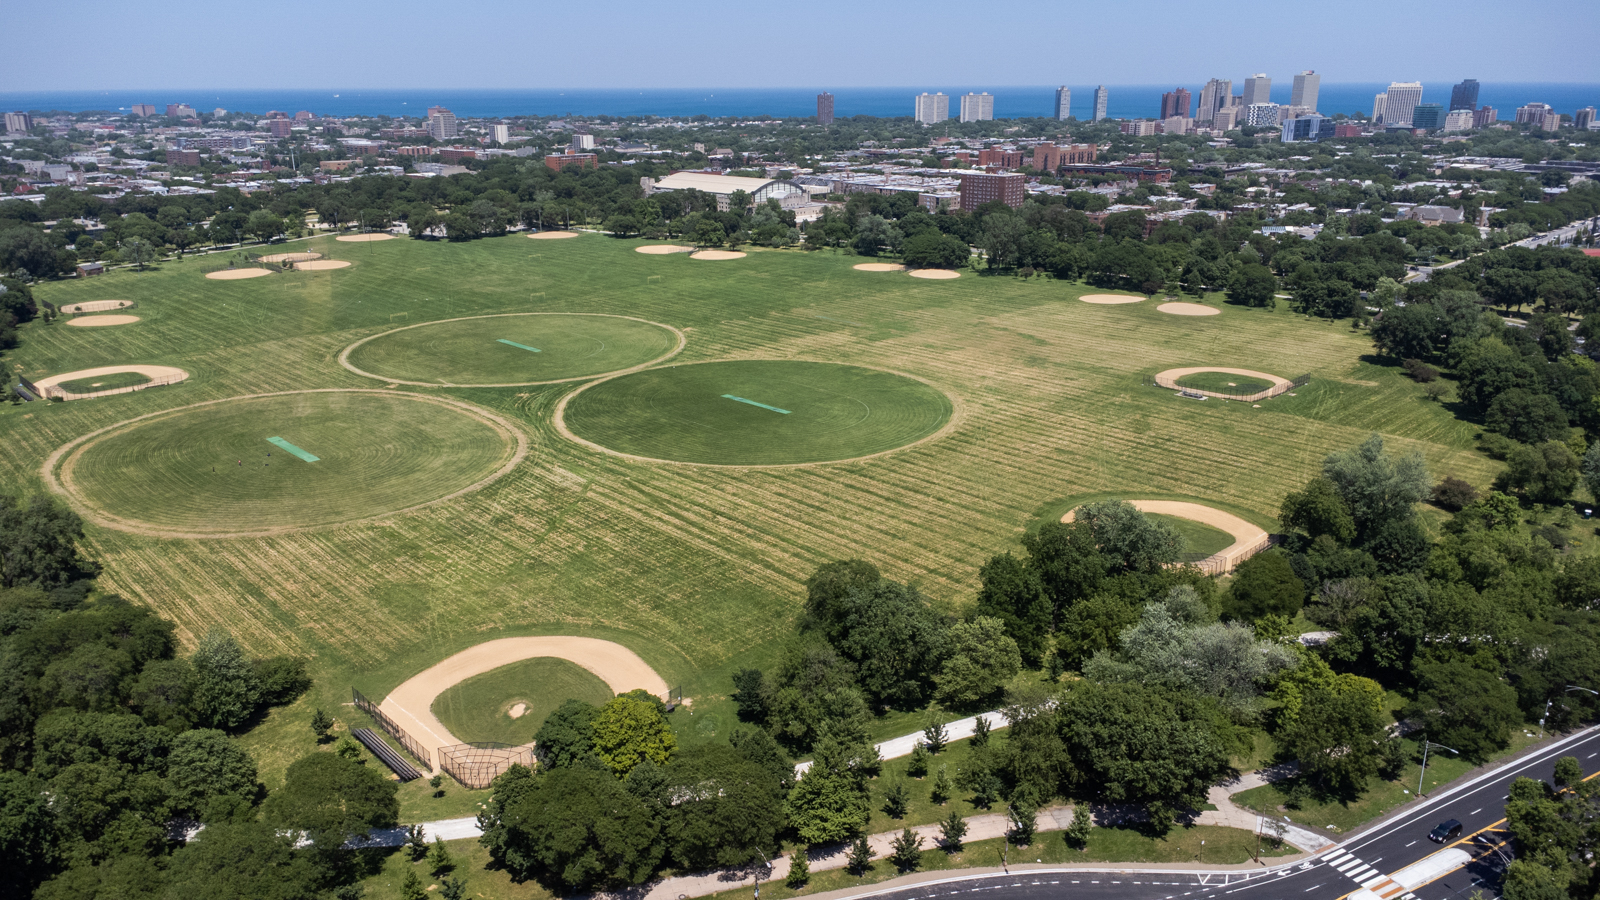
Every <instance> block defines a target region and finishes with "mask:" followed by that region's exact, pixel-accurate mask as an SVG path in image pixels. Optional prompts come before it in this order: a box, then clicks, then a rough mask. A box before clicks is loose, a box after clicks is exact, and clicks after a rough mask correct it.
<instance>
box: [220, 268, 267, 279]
mask: <svg viewBox="0 0 1600 900" xmlns="http://www.w3.org/2000/svg"><path fill="white" fill-rule="evenodd" d="M271 274H272V270H271V269H223V270H222V271H220V272H207V273H206V277H207V278H209V279H211V280H212V281H239V280H241V279H244V278H261V277H264V276H267V275H271Z"/></svg>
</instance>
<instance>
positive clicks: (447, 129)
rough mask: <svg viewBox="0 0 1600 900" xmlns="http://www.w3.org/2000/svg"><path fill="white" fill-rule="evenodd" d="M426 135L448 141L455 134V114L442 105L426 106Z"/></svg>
mask: <svg viewBox="0 0 1600 900" xmlns="http://www.w3.org/2000/svg"><path fill="white" fill-rule="evenodd" d="M427 129H428V137H431V138H433V139H434V140H436V141H448V140H450V139H451V138H453V137H455V136H456V114H455V113H453V112H451V111H450V110H448V109H445V108H444V107H442V106H430V107H428V124H427Z"/></svg>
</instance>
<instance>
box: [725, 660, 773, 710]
mask: <svg viewBox="0 0 1600 900" xmlns="http://www.w3.org/2000/svg"><path fill="white" fill-rule="evenodd" d="M768 690H769V689H768V685H767V680H766V677H765V676H763V675H762V674H761V670H760V669H740V670H739V671H737V672H735V673H733V702H734V703H736V704H738V706H739V718H740V719H741V720H743V721H745V722H765V721H766V720H767V714H768V711H769V710H768V705H767V694H768Z"/></svg>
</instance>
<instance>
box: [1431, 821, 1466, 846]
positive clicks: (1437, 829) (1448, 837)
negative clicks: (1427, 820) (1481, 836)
mask: <svg viewBox="0 0 1600 900" xmlns="http://www.w3.org/2000/svg"><path fill="white" fill-rule="evenodd" d="M1458 837H1461V823H1460V822H1459V821H1457V820H1456V819H1446V820H1444V821H1443V822H1440V823H1439V824H1438V825H1435V826H1433V830H1432V831H1430V832H1428V840H1430V841H1433V842H1434V843H1435V844H1442V843H1444V842H1445V841H1453V840H1455V839H1456V838H1458Z"/></svg>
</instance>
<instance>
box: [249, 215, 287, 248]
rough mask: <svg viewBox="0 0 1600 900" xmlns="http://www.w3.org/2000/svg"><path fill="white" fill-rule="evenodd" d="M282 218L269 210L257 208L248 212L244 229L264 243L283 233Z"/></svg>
mask: <svg viewBox="0 0 1600 900" xmlns="http://www.w3.org/2000/svg"><path fill="white" fill-rule="evenodd" d="M283 227H284V226H283V220H282V219H280V218H278V217H277V216H275V215H273V214H272V211H271V210H265V209H258V210H256V211H255V212H253V213H251V214H250V218H249V219H248V220H246V222H245V226H244V230H245V231H246V232H248V233H249V234H250V236H251V237H253V238H255V239H256V240H258V241H260V242H261V243H263V244H265V243H267V242H268V241H271V240H272V239H273V238H275V237H277V236H278V235H280V234H282V233H283Z"/></svg>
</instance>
